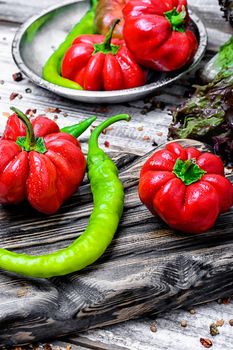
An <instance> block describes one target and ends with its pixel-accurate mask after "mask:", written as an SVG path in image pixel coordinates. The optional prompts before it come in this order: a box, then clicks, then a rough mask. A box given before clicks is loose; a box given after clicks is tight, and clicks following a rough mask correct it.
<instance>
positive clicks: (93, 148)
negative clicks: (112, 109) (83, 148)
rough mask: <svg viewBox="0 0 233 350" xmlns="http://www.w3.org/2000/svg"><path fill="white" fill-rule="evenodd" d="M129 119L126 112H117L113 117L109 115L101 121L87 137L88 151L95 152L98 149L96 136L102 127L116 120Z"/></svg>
mask: <svg viewBox="0 0 233 350" xmlns="http://www.w3.org/2000/svg"><path fill="white" fill-rule="evenodd" d="M130 119H131V117H130V116H129V115H128V114H118V115H115V116H113V117H110V118H109V119H107V120H105V121H104V122H103V123H101V124H100V125H98V126H97V127H96V128H95V129H94V130H93V131H92V134H91V137H90V138H89V142H88V147H89V151H91V152H93V153H95V151H98V150H99V146H98V137H99V135H100V134H101V132H102V131H103V130H104V129H106V128H107V127H108V126H109V125H112V124H114V123H116V122H118V121H119V120H126V121H130Z"/></svg>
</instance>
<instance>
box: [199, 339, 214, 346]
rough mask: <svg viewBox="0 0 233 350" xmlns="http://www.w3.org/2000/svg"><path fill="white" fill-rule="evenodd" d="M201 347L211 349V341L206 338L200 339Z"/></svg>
mask: <svg viewBox="0 0 233 350" xmlns="http://www.w3.org/2000/svg"><path fill="white" fill-rule="evenodd" d="M200 342H201V345H203V346H204V347H205V348H211V346H212V345H213V343H212V341H211V340H210V339H207V338H200Z"/></svg>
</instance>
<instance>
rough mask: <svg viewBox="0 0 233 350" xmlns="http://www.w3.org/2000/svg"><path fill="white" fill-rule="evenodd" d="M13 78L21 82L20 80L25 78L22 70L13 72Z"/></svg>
mask: <svg viewBox="0 0 233 350" xmlns="http://www.w3.org/2000/svg"><path fill="white" fill-rule="evenodd" d="M12 78H13V80H14V81H17V82H19V81H22V80H23V75H22V73H21V72H17V73H14V74H12Z"/></svg>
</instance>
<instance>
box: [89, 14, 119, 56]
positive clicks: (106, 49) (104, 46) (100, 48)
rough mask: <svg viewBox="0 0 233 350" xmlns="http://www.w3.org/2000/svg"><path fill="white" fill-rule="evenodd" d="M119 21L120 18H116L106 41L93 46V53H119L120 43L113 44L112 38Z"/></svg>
mask: <svg viewBox="0 0 233 350" xmlns="http://www.w3.org/2000/svg"><path fill="white" fill-rule="evenodd" d="M119 22H120V19H115V20H114V21H113V23H112V25H111V28H110V29H109V31H108V32H107V34H106V36H105V39H104V41H103V42H102V43H100V44H94V45H93V47H94V52H93V55H95V54H96V53H98V52H102V53H104V54H108V53H111V54H113V55H116V54H117V52H118V50H119V45H113V44H111V40H112V34H113V31H114V29H115V27H116V25H117V24H118V23H119Z"/></svg>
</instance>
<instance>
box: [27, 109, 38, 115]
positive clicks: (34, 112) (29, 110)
mask: <svg viewBox="0 0 233 350" xmlns="http://www.w3.org/2000/svg"><path fill="white" fill-rule="evenodd" d="M36 112H37V110H36V109H35V108H34V109H31V108H29V109H27V110H26V112H25V114H27V115H32V114H36Z"/></svg>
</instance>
